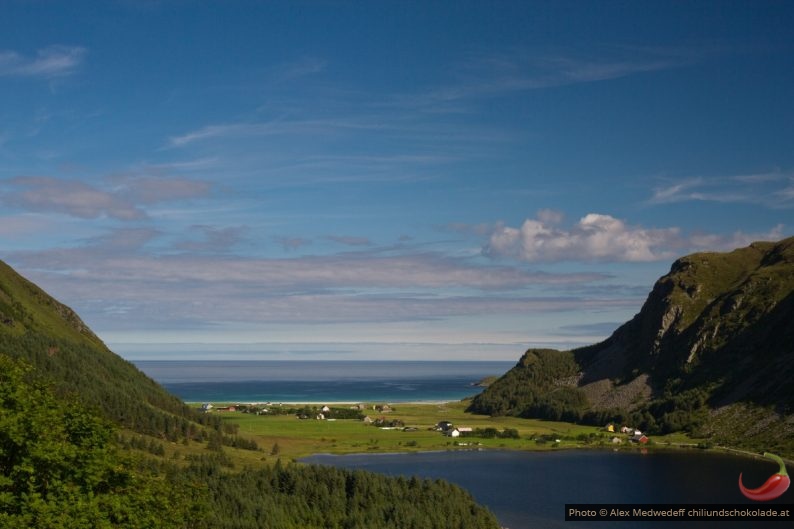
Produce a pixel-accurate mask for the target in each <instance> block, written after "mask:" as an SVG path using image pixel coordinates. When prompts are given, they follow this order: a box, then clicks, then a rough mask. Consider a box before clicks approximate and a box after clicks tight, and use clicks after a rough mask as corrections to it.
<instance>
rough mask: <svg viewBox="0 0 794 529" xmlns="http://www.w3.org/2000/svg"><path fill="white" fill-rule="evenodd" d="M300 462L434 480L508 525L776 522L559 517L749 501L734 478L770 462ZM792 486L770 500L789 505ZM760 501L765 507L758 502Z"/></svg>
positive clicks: (723, 458)
mask: <svg viewBox="0 0 794 529" xmlns="http://www.w3.org/2000/svg"><path fill="white" fill-rule="evenodd" d="M303 461H304V462H307V463H316V464H322V465H331V466H336V467H344V468H350V469H363V470H369V471H373V472H380V473H383V474H389V475H403V476H411V475H416V476H420V477H426V478H441V479H445V480H448V481H451V482H453V483H456V484H458V485H460V486H462V487H463V488H465V489H467V490H468V491H469V492H471V494H472V495H473V496H474V497H475V498H476V499H477V501H479V502H480V503H482V504H483V505H486V506H487V507H488V508H490V509H491V510H492V511H493V512H494V513H495V514H496V516H497V518H499V521H500V522H501V524H502V525H503V526H505V527H509V528H510V529H581V528H589V529H631V528H633V527H636V526H639V527H640V528H642V529H652V528H653V529H656V528H660V527H671V526H672V527H678V528H681V529H688V528H689V527H694V528H696V529H716V528H719V527H729V528H755V527H759V526H760V527H768V528H770V529H773V528H776V527H781V528H782V527H784V526H786V525H787V524H785V523H783V524H781V523H776V522H752V523H745V522H728V523H725V522H692V521H689V522H687V521H678V522H626V521H601V522H598V521H593V522H574V521H570V522H566V521H565V512H564V506H565V504H566V503H627V504H641V503H657V504H664V503H692V504H695V503H708V504H731V505H733V504H752V502H750V501H749V500H747V499H745V498H744V497H743V496H742V495H741V494H740V492H739V489H738V487H737V480H738V477H739V473H740V472H743V473H744V477H743V480H744V483H745V484H747V485H752V486H753V487H757V486H759V485H760V484H761V483H763V482H764V481H765V480H766V478H767V477H769V476H770V475H771V474H773V473H775V472H777V465H775V464H774V463H772V462H765V461H762V460H753V459H748V458H741V457H735V456H729V455H721V454H713V453H705V452H700V451H697V452H661V453H659V452H651V453H648V454H647V455H643V454H641V453H639V452H634V451H620V452H612V451H586V450H568V451H555V452H514V451H481V452H478V451H460V452H452V451H450V452H425V453H412V454H380V455H373V454H361V455H345V456H333V455H315V456H311V457H308V458H306V459H304V460H303ZM793 496H794V491H792V490H789V491H788V492H787V493H786V494H784V495H783V497H782V498H780V499H778V500H776V501H775V502H770V503H794V497H793ZM753 505H754V506H758V505H761V504H753ZM765 505H766V504H765Z"/></svg>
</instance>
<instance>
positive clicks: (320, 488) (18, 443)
mask: <svg viewBox="0 0 794 529" xmlns="http://www.w3.org/2000/svg"><path fill="white" fill-rule="evenodd" d="M115 433H116V427H115V425H114V424H113V423H111V422H110V421H108V420H106V419H105V418H103V417H101V416H100V415H98V414H96V413H92V412H91V411H90V410H89V409H87V408H86V407H85V406H83V405H82V403H81V402H79V401H78V400H77V399H75V398H68V397H64V396H61V395H58V394H56V390H55V388H54V385H53V384H52V383H48V382H47V379H46V378H43V377H42V376H41V375H40V374H39V373H37V372H36V371H35V370H34V369H33V368H32V367H31V366H30V365H28V364H25V363H23V362H21V361H19V360H14V359H11V358H10V357H8V356H5V355H0V527H1V528H9V529H11V528H14V529H19V528H24V527H30V528H34V527H35V528H52V529H55V528H75V529H76V528H86V527H97V528H111V527H113V528H169V529H170V528H194V529H204V528H206V529H215V528H229V529H232V528H252V529H253V528H264V529H268V528H272V529H293V528H294V529H298V528H301V529H313V528H316V529H321V528H330V529H333V528H338V529H371V528H378V527H384V528H385V527H388V528H397V529H400V528H406V529H423V528H450V527H454V528H460V529H469V528H471V529H476V528H495V527H498V524H497V522H496V520H495V518H494V517H493V515H492V514H491V513H490V512H489V511H487V510H486V509H484V508H483V507H480V506H479V505H477V504H476V503H475V502H474V500H473V499H472V498H471V496H470V495H469V494H468V493H466V492H465V491H463V490H462V489H460V488H459V487H456V486H454V485H451V484H449V483H446V482H443V481H431V480H420V479H416V478H410V479H405V478H389V477H385V476H380V475H377V474H372V473H367V472H361V471H347V470H339V469H335V468H326V467H319V466H305V465H300V464H294V463H291V464H286V465H282V464H281V462H278V463H276V465H274V466H272V467H264V468H258V469H251V468H246V469H235V468H233V465H232V464H231V462H230V461H229V460H228V458H226V457H224V453H223V449H222V447H217V448H216V449H215V450H208V452H207V455H206V456H199V457H192V458H189V461H188V463H186V464H187V466H185V464H182V465H177V464H176V463H174V462H169V461H168V460H166V459H163V458H161V457H159V458H158V457H149V456H146V455H141V454H140V453H138V452H133V451H127V450H125V449H124V448H123V445H122V444H120V443H119V442H118V441H117V436H116V435H115ZM140 442H142V441H140ZM132 444H133V445H134V444H135V443H134V442H132ZM208 445H209V443H208ZM151 446H154V447H155V448H154V449H148V450H147V451H148V452H150V453H153V454H155V455H156V454H157V453H158V450H157V449H156V447H157V445H156V444H154V445H152V444H151V443H150V444H149V445H148V447H151ZM148 447H140V446H139V447H137V448H148ZM208 448H210V447H209V446H208Z"/></svg>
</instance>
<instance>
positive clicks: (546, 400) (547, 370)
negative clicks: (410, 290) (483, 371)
mask: <svg viewBox="0 0 794 529" xmlns="http://www.w3.org/2000/svg"><path fill="white" fill-rule="evenodd" d="M541 356H543V357H545V358H546V360H545V361H541V362H537V361H533V360H532V358H534V357H541ZM548 358H554V359H555V360H554V362H553V363H551V364H550V362H549V361H548ZM561 362H563V363H565V364H566V365H567V367H566V369H565V370H564V371H562V372H560V371H559V370H558V368H557V367H556V366H557V365H558V364H559V363H561ZM549 365H553V366H555V367H553V368H551V367H549ZM793 379H794V238H788V239H785V240H782V241H779V242H777V243H771V242H758V243H754V244H752V245H750V246H748V247H746V248H741V249H738V250H734V251H732V252H729V253H697V254H693V255H690V256H687V257H683V258H681V259H679V260H677V261H676V262H675V263H673V265H672V267H671V269H670V272H669V273H668V274H667V275H665V276H663V277H662V278H660V279H659V280H658V281H657V282H656V284H655V285H654V287H653V290H652V291H651V293H650V295H649V296H648V299H647V300H646V302H645V304H644V305H643V307H642V309H641V311H640V312H639V313H638V314H637V315H636V316H635V317H634V318H633V319H632V320H630V321H629V322H627V323H625V324H624V325H622V326H621V327H619V328H618V329H617V330H616V331H615V332H614V333H613V334H612V336H610V337H609V338H608V339H606V340H605V341H603V342H601V343H598V344H595V345H592V346H588V347H584V348H581V349H577V350H574V351H566V352H559V351H558V352H553V353H551V352H544V353H543V354H542V355H541V354H540V353H539V352H538V351H536V350H530V351H528V352H527V353H526V354H525V355H524V357H523V358H522V359H521V361H519V363H518V364H517V365H516V367H514V368H513V369H512V370H511V371H510V372H508V373H507V374H506V375H505V376H503V377H502V378H501V379H500V380H498V381H497V382H495V383H494V384H492V385H491V386H490V387H489V388H487V389H486V390H485V391H484V392H483V393H482V394H480V395H479V396H477V397H476V398H475V399H474V400H473V402H472V404H471V407H470V410H471V411H477V412H481V413H492V414H513V415H520V416H536V417H548V418H563V417H564V418H567V419H573V420H581V421H586V422H591V423H600V422H601V421H606V420H624V421H629V420H630V421H632V422H633V423H634V424H637V425H641V426H642V427H643V428H644V429H648V430H649V431H652V432H668V431H676V430H689V431H693V432H696V433H699V434H701V435H710V436H712V437H714V438H715V440H717V441H720V442H730V443H732V444H739V445H744V446H759V445H764V446H767V447H768V448H774V447H782V446H784V445H785V446H786V447H788V446H789V444H790V441H788V438H790V437H791V434H792V433H794V420H793V419H792V417H793V414H794V384H792V383H791V380H793ZM742 423H744V424H743V426H742ZM761 423H764V424H766V426H765V427H763V428H761V427H756V425H758V424H761ZM787 449H790V448H787Z"/></svg>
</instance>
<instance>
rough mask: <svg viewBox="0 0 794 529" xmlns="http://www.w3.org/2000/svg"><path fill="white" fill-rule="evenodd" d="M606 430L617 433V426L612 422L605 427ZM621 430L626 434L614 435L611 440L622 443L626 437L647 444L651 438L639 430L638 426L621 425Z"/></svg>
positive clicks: (617, 443)
mask: <svg viewBox="0 0 794 529" xmlns="http://www.w3.org/2000/svg"><path fill="white" fill-rule="evenodd" d="M604 430H606V431H607V432H610V433H616V431H618V430H616V426H615V425H614V424H612V423H609V424H607V425H606V426H605V427H604ZM619 432H620V433H621V434H623V435H624V437H622V438H621V437H618V436H614V437H612V440H611V441H610V442H611V443H612V444H616V445H619V444H622V443H623V441H624V439H628V440H629V441H630V442H632V443H639V444H642V445H644V444H646V443H647V442H648V441H649V439H648V437H647V436H646V435H645V434H643V433H642V432H641V431H639V430H637V429H636V428H632V427H631V426H621V427H620V430H619Z"/></svg>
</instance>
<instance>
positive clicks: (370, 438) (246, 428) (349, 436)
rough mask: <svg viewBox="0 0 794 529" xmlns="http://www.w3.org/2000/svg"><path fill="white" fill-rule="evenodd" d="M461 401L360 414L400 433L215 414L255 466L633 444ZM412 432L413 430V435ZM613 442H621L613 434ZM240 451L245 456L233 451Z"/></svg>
mask: <svg viewBox="0 0 794 529" xmlns="http://www.w3.org/2000/svg"><path fill="white" fill-rule="evenodd" d="M466 406H467V403H466V402H449V403H441V404H436V403H433V404H430V403H421V404H415V403H403V404H397V405H395V407H394V409H393V411H392V412H389V413H379V412H376V411H373V410H372V409H371V407H370V409H368V410H364V411H363V413H364V414H366V415H369V416H370V417H372V418H378V417H383V418H384V419H386V420H387V421H392V420H399V421H401V422H402V423H403V424H404V426H405V427H406V428H410V430H409V431H405V430H403V428H395V429H383V428H380V427H377V426H374V425H370V424H365V423H364V422H363V421H361V420H356V419H337V420H316V419H314V418H310V419H303V420H301V419H298V418H297V417H296V416H295V415H291V414H287V415H255V414H250V413H240V412H211V413H217V414H218V415H219V416H221V417H222V419H223V421H224V422H228V423H230V424H236V425H238V427H239V430H238V433H239V435H241V436H244V437H247V438H249V439H252V440H254V441H256V442H257V444H258V445H259V447H260V451H259V452H255V453H248V454H241V455H243V456H245V457H247V458H249V459H250V458H251V457H253V456H255V457H256V458H258V459H259V460H260V461H261V460H263V461H270V462H275V461H276V460H277V459H291V460H295V459H299V458H301V457H304V456H308V455H311V454H318V453H330V454H349V453H390V452H407V451H433V450H472V449H494V448H497V449H511V450H556V449H566V448H584V447H590V448H596V447H604V448H610V449H613V448H614V449H631V448H636V445H634V444H631V443H629V442H628V440H627V439H624V442H623V443H622V444H621V445H617V446H616V445H613V444H612V443H611V442H610V441H611V439H612V438H613V437H615V436H616V434H613V433H610V432H607V431H605V429H604V428H603V427H595V426H585V425H579V424H572V423H565V422H554V421H545V420H539V419H521V418H516V417H490V416H487V415H477V414H471V413H466V412H465V411H464V410H465V409H466ZM441 421H448V422H451V423H452V424H453V425H455V426H456V427H468V428H472V429H477V428H479V429H483V430H484V429H486V428H494V429H496V430H498V431H499V432H502V431H504V430H505V429H512V430H516V431H517V432H518V438H482V437H459V438H451V437H448V436H445V435H444V434H442V433H441V432H438V431H435V430H434V429H433V428H434V427H435V426H436V424H437V423H439V422H441ZM414 428H415V430H414ZM617 436H618V437H625V436H621V435H620V434H617ZM695 443H697V440H693V439H690V438H688V437H686V436H685V435H683V434H674V435H668V436H664V437H658V438H653V439H652V442H651V443H650V447H656V446H665V447H666V446H674V445H694V444H695ZM235 452H245V451H235Z"/></svg>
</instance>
